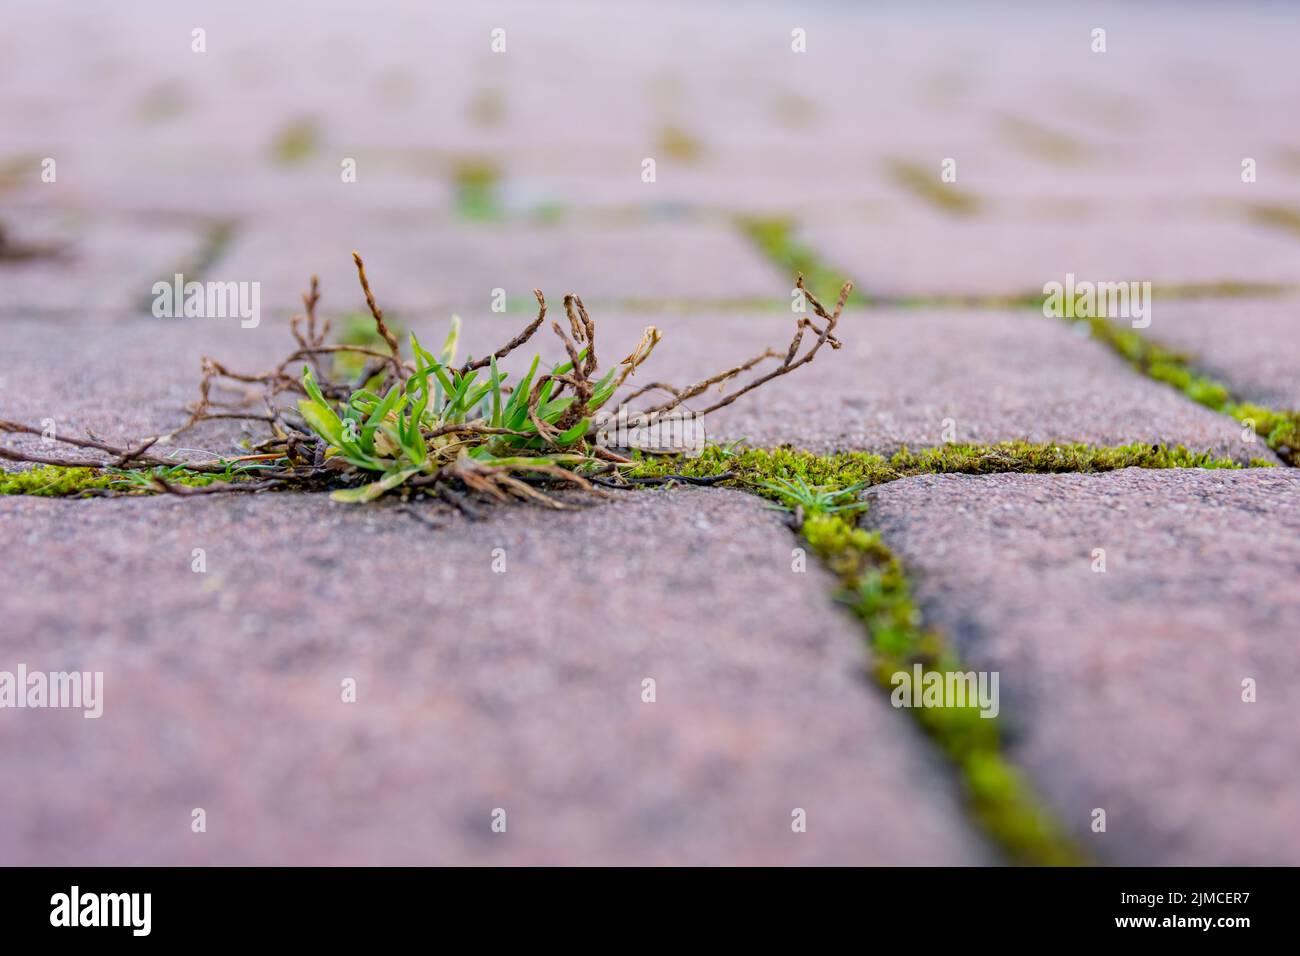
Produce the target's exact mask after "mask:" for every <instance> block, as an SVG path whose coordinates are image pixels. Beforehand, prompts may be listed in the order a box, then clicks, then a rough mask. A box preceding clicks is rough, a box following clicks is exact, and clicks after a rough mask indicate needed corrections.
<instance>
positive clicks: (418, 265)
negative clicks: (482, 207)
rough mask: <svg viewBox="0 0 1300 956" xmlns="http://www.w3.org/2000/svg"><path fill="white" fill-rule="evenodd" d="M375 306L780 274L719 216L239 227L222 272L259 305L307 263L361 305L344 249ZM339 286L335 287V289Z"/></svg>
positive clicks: (675, 291)
mask: <svg viewBox="0 0 1300 956" xmlns="http://www.w3.org/2000/svg"><path fill="white" fill-rule="evenodd" d="M353 249H356V250H358V251H360V252H361V254H362V255H363V256H364V257H365V260H366V268H367V272H368V274H369V276H370V280H371V284H372V285H373V287H374V289H375V294H376V295H377V296H378V297H379V299H380V303H381V305H384V307H385V308H386V309H392V310H394V311H400V312H406V313H413V314H415V315H419V314H421V313H425V314H427V310H428V309H430V308H431V307H433V306H435V305H449V304H454V305H463V304H468V305H473V306H477V307H479V308H481V309H483V310H485V311H486V310H488V309H490V307H491V303H492V297H493V294H494V293H493V290H495V289H504V290H505V291H506V293H507V295H513V296H522V297H523V298H525V299H531V297H532V295H531V292H530V290H531V289H533V288H535V287H538V286H541V287H542V288H543V290H544V291H546V290H549V289H563V290H565V291H570V290H577V291H579V292H580V293H581V294H582V295H583V297H584V299H587V300H593V301H594V300H599V299H606V300H608V299H615V300H624V299H664V298H670V299H717V298H731V297H753V296H766V295H772V294H775V293H783V292H784V290H785V287H786V285H787V283H788V280H787V279H786V277H784V276H782V275H780V274H779V273H778V272H777V270H775V269H774V268H773V267H772V266H771V265H769V264H768V263H767V262H766V260H764V259H763V258H762V256H761V255H760V254H759V253H758V252H757V251H756V250H755V249H754V248H753V247H752V246H751V245H750V244H749V243H748V242H747V241H746V240H744V239H743V238H742V237H741V236H740V235H739V234H738V233H737V232H736V230H735V229H733V228H731V227H730V226H729V225H728V224H726V223H708V222H690V221H681V222H652V223H644V222H637V223H631V224H627V225H622V226H611V225H604V226H602V225H591V224H569V223H561V224H557V225H554V226H526V225H500V226H497V225H477V226H471V225H463V226H459V227H451V226H446V225H444V226H443V227H442V228H432V227H431V226H430V225H428V224H427V223H425V224H421V223H418V222H401V221H394V220H377V219H373V218H360V217H356V218H346V217H341V218H338V219H332V220H329V221H327V222H321V221H318V220H317V221H307V222H299V223H276V224H274V225H268V226H265V227H262V228H259V229H256V230H253V231H249V232H247V233H245V234H244V235H241V236H240V237H238V238H237V239H236V240H235V242H234V243H233V245H232V248H231V250H230V254H229V256H227V257H226V258H224V259H223V260H222V261H221V263H220V264H219V265H218V267H217V271H219V272H220V273H221V276H222V277H230V278H238V279H239V280H241V281H260V282H261V283H262V290H263V291H262V297H263V299H262V301H263V305H264V307H293V306H295V305H296V304H297V303H298V302H299V296H300V295H301V292H302V289H303V287H304V284H305V282H306V278H307V276H308V275H310V273H311V272H313V271H315V272H318V273H319V275H320V277H321V283H322V289H323V290H325V291H326V292H327V293H328V294H329V295H330V297H331V299H330V301H331V303H332V306H333V307H337V306H338V305H339V303H340V302H341V301H342V302H346V303H347V304H348V307H349V308H353V309H355V308H358V307H362V308H363V307H364V300H363V299H362V298H361V297H360V290H359V288H358V286H357V279H356V270H355V267H354V266H353V264H352V258H351V253H352V250H353ZM338 296H343V297H345V298H343V299H339V298H336V297H338Z"/></svg>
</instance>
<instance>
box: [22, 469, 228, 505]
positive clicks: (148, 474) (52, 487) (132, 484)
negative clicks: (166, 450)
mask: <svg viewBox="0 0 1300 956" xmlns="http://www.w3.org/2000/svg"><path fill="white" fill-rule="evenodd" d="M155 475H158V476H161V477H163V478H165V479H166V480H167V481H168V482H169V483H171V484H176V485H190V486H193V487H202V486H203V485H210V484H212V482H214V481H216V480H217V478H218V477H221V478H223V479H224V480H235V479H237V478H238V477H239V476H238V475H235V474H231V475H224V476H217V475H207V474H203V475H201V474H196V473H195V472H190V471H186V470H185V469H184V468H182V467H179V466H177V467H173V468H148V469H126V470H118V469H112V468H102V469H101V468H65V467H63V466H61V465H40V466H38V467H35V468H32V469H31V470H29V471H11V472H0V495H37V496H40V497H44V498H75V497H78V496H80V495H84V494H85V493H86V492H88V491H92V490H96V489H112V490H114V491H119V492H122V493H123V494H126V493H131V492H140V493H152V492H153V490H154V489H153V488H152V487H151V486H150V481H151V479H152V478H153V476H155Z"/></svg>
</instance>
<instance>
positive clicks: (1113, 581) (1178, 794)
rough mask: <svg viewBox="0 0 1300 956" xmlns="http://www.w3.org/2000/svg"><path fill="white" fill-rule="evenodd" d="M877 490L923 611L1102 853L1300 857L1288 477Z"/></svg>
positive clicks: (1299, 480)
mask: <svg viewBox="0 0 1300 956" xmlns="http://www.w3.org/2000/svg"><path fill="white" fill-rule="evenodd" d="M868 497H869V500H870V501H871V507H870V510H869V512H868V514H867V522H868V523H869V524H870V525H872V526H874V527H877V528H879V529H880V530H881V531H882V532H883V533H884V535H885V538H886V540H887V541H889V542H890V544H891V545H892V547H893V548H894V551H895V553H896V554H897V555H898V556H899V557H900V558H902V560H903V561H904V563H905V564H906V566H907V567H908V568H909V569H910V570H911V572H912V573H913V575H914V576H915V580H916V581H917V594H918V597H919V599H920V602H921V606H922V609H923V612H924V614H925V617H926V618H927V620H929V621H931V622H933V623H934V624H937V625H938V626H939V627H940V628H942V629H944V630H945V631H947V632H948V633H949V634H950V635H951V636H952V637H953V638H954V639H955V641H956V644H957V647H958V648H959V649H960V652H961V655H962V658H963V659H964V661H965V662H966V664H967V666H968V667H971V668H974V669H978V670H996V671H998V672H999V673H1000V675H1001V678H1000V681H1001V695H1002V714H1003V716H1004V717H1005V718H1006V720H1007V721H1008V722H1009V723H1010V725H1011V728H1012V736H1011V739H1010V741H1009V747H1008V753H1009V755H1010V756H1011V758H1012V759H1013V760H1015V761H1017V762H1019V763H1020V764H1022V765H1023V766H1025V767H1026V768H1027V769H1028V770H1029V771H1030V773H1031V774H1032V776H1033V778H1034V779H1035V780H1036V781H1037V783H1038V784H1039V786H1040V787H1041V788H1042V789H1043V790H1044V791H1045V792H1046V795H1047V796H1048V798H1049V800H1050V801H1051V803H1052V804H1053V805H1054V806H1055V807H1056V808H1057V809H1058V811H1059V813H1060V814H1061V816H1062V818H1063V819H1064V820H1065V821H1066V822H1067V823H1068V824H1069V825H1070V827H1071V828H1072V829H1073V830H1074V831H1075V832H1076V833H1077V834H1078V836H1079V839H1080V841H1081V842H1082V843H1083V845H1084V846H1085V847H1086V848H1087V849H1088V850H1090V851H1091V852H1092V853H1094V854H1095V855H1096V857H1098V858H1099V859H1100V860H1102V861H1105V862H1110V863H1118V864H1127V865H1152V864H1170V865H1207V864H1251V865H1254V864H1289V865H1295V864H1296V863H1300V831H1297V829H1296V826H1295V821H1296V818H1297V815H1298V814H1300V743H1298V740H1300V739H1298V738H1297V736H1296V733H1295V713H1296V709H1297V707H1298V706H1300V690H1298V689H1297V688H1300V649H1298V647H1297V643H1296V633H1297V625H1298V624H1300V476H1297V474H1296V472H1295V471H1293V470H1290V469H1286V470H1282V469H1278V470H1250V471H1215V470H1211V471H1200V470H1178V471H1139V470H1136V469H1129V470H1125V471H1121V472H1116V473H1112V474H1106V475H1058V476H1029V475H996V476H981V477H966V476H925V477H917V478H908V479H905V480H902V481H897V482H893V483H891V484H888V485H884V486H881V487H879V488H876V489H873V490H872V491H871V492H870V493H869V495H868ZM1096 549H1103V550H1104V551H1105V556H1104V557H1105V572H1104V573H1098V572H1095V571H1094V570H1093V567H1094V564H1095V562H1096V560H1097V555H1096ZM1247 679H1251V680H1253V681H1255V684H1256V694H1257V700H1256V702H1254V703H1246V702H1244V701H1243V699H1242V695H1243V692H1244V691H1243V683H1242V682H1243V681H1245V680H1247ZM1098 807H1100V808H1102V809H1104V810H1105V811H1106V823H1107V830H1106V832H1105V833H1094V832H1092V831H1091V829H1090V827H1091V823H1092V819H1093V818H1092V811H1093V809H1094V808H1098Z"/></svg>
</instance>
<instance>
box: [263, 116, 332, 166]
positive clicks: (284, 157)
mask: <svg viewBox="0 0 1300 956" xmlns="http://www.w3.org/2000/svg"><path fill="white" fill-rule="evenodd" d="M320 141H321V132H320V125H319V124H318V123H317V122H316V120H315V119H313V118H312V117H303V118H301V119H297V120H294V121H293V122H292V123H289V124H287V125H286V126H284V127H283V128H281V130H280V131H279V132H278V133H277V134H276V136H275V139H274V140H272V141H271V158H272V159H274V160H275V161H276V162H277V163H281V164H284V165H286V166H291V165H296V164H298V163H304V162H306V161H307V160H309V159H311V157H312V156H314V155H315V154H316V152H317V151H318V150H319V149H320Z"/></svg>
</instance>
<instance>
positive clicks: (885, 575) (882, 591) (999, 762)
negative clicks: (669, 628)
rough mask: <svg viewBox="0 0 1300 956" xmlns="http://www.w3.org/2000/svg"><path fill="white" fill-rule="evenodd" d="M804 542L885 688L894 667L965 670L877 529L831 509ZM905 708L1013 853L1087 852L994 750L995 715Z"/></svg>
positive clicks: (1050, 860) (1029, 860) (1051, 861)
mask: <svg viewBox="0 0 1300 956" xmlns="http://www.w3.org/2000/svg"><path fill="white" fill-rule="evenodd" d="M803 534H804V537H805V538H806V539H807V541H808V544H809V546H810V547H811V548H812V549H813V551H814V552H815V553H816V554H817V555H818V556H819V557H820V558H821V559H822V561H823V562H824V563H825V564H826V566H827V567H828V568H829V569H830V570H831V571H832V572H833V573H834V574H835V576H836V577H837V578H838V579H839V582H840V586H841V590H840V594H839V598H840V600H841V601H842V602H843V603H845V604H846V605H847V606H848V607H849V608H850V609H851V610H852V611H853V613H854V614H855V615H857V617H858V618H859V619H860V620H861V621H862V623H863V625H864V627H865V628H866V632H867V640H868V645H869V648H870V658H871V667H870V669H871V672H872V675H873V676H874V678H875V679H876V681H877V683H879V684H880V685H881V686H882V687H884V688H886V689H888V688H892V687H893V686H895V685H894V682H893V675H894V674H896V673H897V672H899V671H911V670H912V669H913V667H914V666H915V665H917V664H919V665H921V668H922V672H923V673H931V672H936V673H939V674H944V675H946V674H948V673H951V672H966V671H967V670H968V668H966V667H965V666H964V665H963V664H962V662H961V661H960V660H959V659H958V657H957V655H956V652H955V651H954V650H953V649H952V648H951V646H950V645H949V644H948V643H947V641H946V640H945V639H944V637H943V636H942V635H941V634H940V633H939V632H938V631H935V630H933V629H929V628H926V627H925V626H924V625H923V622H922V618H921V613H920V611H919V609H918V608H917V606H916V603H915V601H914V599H913V597H912V592H911V585H910V583H909V582H908V579H907V575H906V574H905V573H904V570H903V566H902V564H901V563H900V562H899V561H898V559H897V558H896V557H894V555H893V554H892V553H891V552H890V550H889V548H888V547H887V546H886V545H885V544H884V542H883V541H881V538H880V535H879V533H877V532H869V531H865V530H863V529H862V528H858V527H855V526H853V525H852V524H851V523H850V520H846V519H845V518H844V517H842V516H840V515H819V516H817V517H814V518H810V519H808V520H807V521H806V522H804V525H803ZM908 713H910V714H911V715H912V716H913V717H914V718H915V719H916V720H917V721H919V723H920V724H921V726H922V727H923V728H924V729H925V731H926V733H927V734H929V736H930V737H931V739H932V740H934V742H935V743H936V744H937V745H938V746H939V747H940V749H942V750H943V752H944V754H945V755H946V756H947V757H948V758H949V760H951V761H952V763H953V765H954V766H955V767H956V769H957V771H958V773H959V775H960V777H961V780H962V784H963V786H964V788H965V792H966V796H967V799H968V800H969V802H970V805H971V808H972V811H973V812H974V814H975V816H976V818H977V819H978V821H979V823H980V825H981V826H982V827H983V828H984V830H985V832H987V833H988V834H989V836H990V837H992V838H993V839H994V840H995V841H996V842H997V844H998V845H999V846H1000V847H1001V848H1002V850H1003V852H1005V853H1006V855H1007V857H1008V858H1009V859H1010V860H1011V861H1012V862H1014V863H1020V864H1027V865H1037V866H1068V865H1076V864H1080V863H1085V862H1087V857H1086V856H1085V854H1084V853H1083V851H1082V850H1081V849H1080V848H1079V847H1078V846H1076V845H1075V843H1074V842H1073V841H1072V840H1071V838H1070V837H1069V835H1068V833H1067V832H1066V830H1065V828H1064V827H1063V826H1061V824H1060V823H1059V822H1058V821H1057V820H1056V819H1055V818H1054V817H1053V816H1052V814H1051V813H1050V812H1049V811H1048V810H1047V809H1046V807H1045V806H1044V805H1043V803H1042V802H1041V800H1040V799H1039V798H1038V796H1037V795H1036V794H1035V793H1034V790H1033V788H1032V786H1031V785H1030V784H1029V782H1028V780H1027V779H1026V777H1025V776H1024V774H1022V773H1021V772H1020V771H1019V770H1018V769H1017V768H1015V767H1014V766H1013V765H1012V764H1011V763H1010V762H1008V761H1007V759H1006V758H1005V757H1004V756H1003V755H1002V752H1001V731H1000V728H999V722H998V719H997V718H993V719H989V718H986V717H983V716H981V713H980V710H979V709H978V707H977V706H974V705H973V704H972V705H970V706H965V707H916V708H909V709H908Z"/></svg>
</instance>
